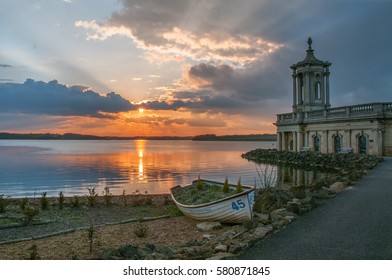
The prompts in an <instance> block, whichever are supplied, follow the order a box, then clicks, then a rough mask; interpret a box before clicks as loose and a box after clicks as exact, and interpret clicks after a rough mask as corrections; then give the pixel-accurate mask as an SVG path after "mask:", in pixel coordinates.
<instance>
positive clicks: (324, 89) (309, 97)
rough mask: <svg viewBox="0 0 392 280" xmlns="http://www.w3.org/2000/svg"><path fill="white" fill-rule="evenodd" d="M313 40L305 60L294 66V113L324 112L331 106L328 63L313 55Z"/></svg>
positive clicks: (310, 41)
mask: <svg viewBox="0 0 392 280" xmlns="http://www.w3.org/2000/svg"><path fill="white" fill-rule="evenodd" d="M313 52H314V51H313V49H312V39H311V38H310V37H309V39H308V49H307V51H306V57H305V59H304V60H302V61H300V62H298V63H296V64H293V65H292V66H291V67H290V68H291V69H292V70H293V74H292V77H293V112H309V111H313V110H322V109H326V108H328V107H330V106H331V104H330V99H329V66H331V63H330V62H328V61H322V60H318V59H317V58H316V57H315V56H314V53H313Z"/></svg>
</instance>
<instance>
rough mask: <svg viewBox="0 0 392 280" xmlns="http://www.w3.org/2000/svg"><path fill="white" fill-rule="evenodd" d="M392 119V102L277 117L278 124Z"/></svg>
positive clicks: (286, 114)
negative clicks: (346, 119) (349, 119)
mask: <svg viewBox="0 0 392 280" xmlns="http://www.w3.org/2000/svg"><path fill="white" fill-rule="evenodd" d="M372 117H392V102H390V103H369V104H360V105H354V106H345V107H335V108H328V109H325V110H315V111H309V112H296V113H285V114H278V115H277V120H278V121H277V124H285V123H298V122H314V121H322V120H337V119H343V118H351V119H358V118H372Z"/></svg>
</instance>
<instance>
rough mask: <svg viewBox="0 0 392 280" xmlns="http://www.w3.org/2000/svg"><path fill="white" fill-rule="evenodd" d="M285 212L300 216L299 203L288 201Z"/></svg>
mask: <svg viewBox="0 0 392 280" xmlns="http://www.w3.org/2000/svg"><path fill="white" fill-rule="evenodd" d="M286 210H287V211H290V212H293V213H295V214H297V215H299V214H301V203H300V202H294V201H290V202H289V203H287V206H286Z"/></svg>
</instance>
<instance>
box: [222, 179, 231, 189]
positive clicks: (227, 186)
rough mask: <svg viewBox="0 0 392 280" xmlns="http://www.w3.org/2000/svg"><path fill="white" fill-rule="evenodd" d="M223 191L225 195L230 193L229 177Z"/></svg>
mask: <svg viewBox="0 0 392 280" xmlns="http://www.w3.org/2000/svg"><path fill="white" fill-rule="evenodd" d="M222 191H223V192H224V193H228V192H229V191H230V187H229V180H228V179H227V176H226V179H225V183H224V184H223V188H222Z"/></svg>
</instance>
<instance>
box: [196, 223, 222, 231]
mask: <svg viewBox="0 0 392 280" xmlns="http://www.w3.org/2000/svg"><path fill="white" fill-rule="evenodd" d="M196 227H197V228H198V229H199V230H201V231H211V230H217V229H221V228H222V224H221V223H220V222H203V223H200V224H197V226H196Z"/></svg>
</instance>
